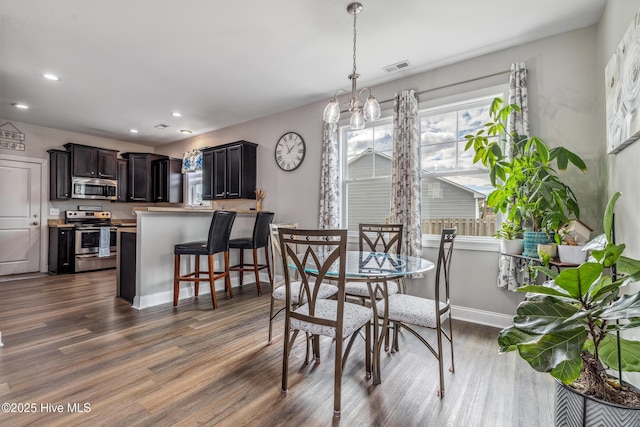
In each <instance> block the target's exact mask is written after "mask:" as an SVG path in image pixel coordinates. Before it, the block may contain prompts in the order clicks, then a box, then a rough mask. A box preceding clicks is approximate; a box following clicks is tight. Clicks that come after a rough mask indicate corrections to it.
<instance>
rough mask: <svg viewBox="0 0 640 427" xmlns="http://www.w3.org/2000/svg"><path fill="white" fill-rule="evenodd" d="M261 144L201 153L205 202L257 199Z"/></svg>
mask: <svg viewBox="0 0 640 427" xmlns="http://www.w3.org/2000/svg"><path fill="white" fill-rule="evenodd" d="M257 147H258V144H254V143H253V142H248V141H237V142H232V143H229V144H225V145H220V146H217V147H211V148H206V149H204V150H203V151H202V198H203V199H204V200H216V199H255V198H256V195H255V190H256V168H257V163H256V149H257Z"/></svg>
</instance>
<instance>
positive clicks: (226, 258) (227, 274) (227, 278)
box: [224, 251, 233, 299]
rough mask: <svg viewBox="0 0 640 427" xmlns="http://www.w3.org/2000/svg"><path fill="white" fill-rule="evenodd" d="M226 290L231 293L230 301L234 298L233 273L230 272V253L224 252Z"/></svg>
mask: <svg viewBox="0 0 640 427" xmlns="http://www.w3.org/2000/svg"><path fill="white" fill-rule="evenodd" d="M224 288H225V289H226V290H227V291H229V299H231V298H233V290H232V289H231V273H230V272H229V251H225V252H224Z"/></svg>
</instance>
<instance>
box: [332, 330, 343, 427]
mask: <svg viewBox="0 0 640 427" xmlns="http://www.w3.org/2000/svg"><path fill="white" fill-rule="evenodd" d="M333 369H334V376H333V416H334V417H336V418H338V417H340V402H341V400H342V335H341V334H340V333H338V334H337V336H336V355H335V363H334V368H333Z"/></svg>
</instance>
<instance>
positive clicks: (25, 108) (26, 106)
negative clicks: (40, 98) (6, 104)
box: [11, 102, 29, 110]
mask: <svg viewBox="0 0 640 427" xmlns="http://www.w3.org/2000/svg"><path fill="white" fill-rule="evenodd" d="M11 105H13V106H14V107H16V108H19V109H21V110H28V109H29V106H28V105H27V104H21V103H19V102H14V103H13V104H11Z"/></svg>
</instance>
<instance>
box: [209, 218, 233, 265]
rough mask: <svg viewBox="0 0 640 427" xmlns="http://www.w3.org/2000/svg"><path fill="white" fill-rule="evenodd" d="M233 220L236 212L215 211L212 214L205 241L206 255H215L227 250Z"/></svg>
mask: <svg viewBox="0 0 640 427" xmlns="http://www.w3.org/2000/svg"><path fill="white" fill-rule="evenodd" d="M235 219H236V212H232V211H215V212H214V213H213V218H212V219H211V226H210V227H209V238H208V240H207V251H208V253H210V254H217V253H219V252H226V251H228V250H229V237H230V236H231V227H232V226H233V222H234V221H235Z"/></svg>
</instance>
